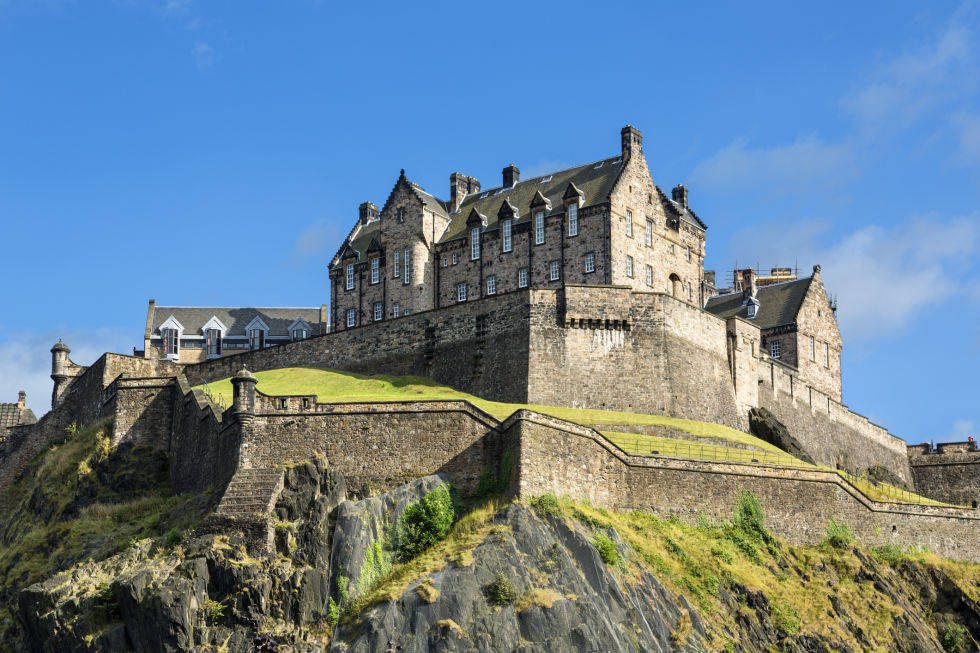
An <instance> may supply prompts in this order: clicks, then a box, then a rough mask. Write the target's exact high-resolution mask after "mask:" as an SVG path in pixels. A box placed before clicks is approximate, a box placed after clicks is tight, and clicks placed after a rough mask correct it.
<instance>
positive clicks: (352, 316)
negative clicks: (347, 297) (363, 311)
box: [347, 308, 357, 328]
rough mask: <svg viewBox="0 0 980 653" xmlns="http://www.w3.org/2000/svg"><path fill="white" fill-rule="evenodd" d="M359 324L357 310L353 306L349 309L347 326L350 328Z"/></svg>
mask: <svg viewBox="0 0 980 653" xmlns="http://www.w3.org/2000/svg"><path fill="white" fill-rule="evenodd" d="M355 324H357V311H356V310H354V309H353V308H348V309H347V328H350V327H352V326H354V325H355Z"/></svg>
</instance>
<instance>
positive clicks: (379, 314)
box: [374, 302, 385, 322]
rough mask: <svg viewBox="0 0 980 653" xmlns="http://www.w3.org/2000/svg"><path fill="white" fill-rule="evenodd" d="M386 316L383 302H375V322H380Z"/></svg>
mask: <svg viewBox="0 0 980 653" xmlns="http://www.w3.org/2000/svg"><path fill="white" fill-rule="evenodd" d="M384 316H385V305H384V304H382V303H381V302H374V321H375V322H378V321H379V320H381V318H383V317H384Z"/></svg>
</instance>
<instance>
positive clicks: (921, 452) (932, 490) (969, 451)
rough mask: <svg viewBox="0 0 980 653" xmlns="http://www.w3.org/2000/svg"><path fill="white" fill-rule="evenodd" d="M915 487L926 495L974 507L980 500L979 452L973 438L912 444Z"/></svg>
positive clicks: (911, 456)
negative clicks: (934, 446) (936, 443)
mask: <svg viewBox="0 0 980 653" xmlns="http://www.w3.org/2000/svg"><path fill="white" fill-rule="evenodd" d="M908 452H909V465H910V466H911V470H912V478H913V479H914V480H915V488H916V490H917V491H919V492H921V493H922V494H924V495H925V496H927V497H931V498H933V499H937V500H939V501H945V502H947V503H953V504H959V505H965V506H972V507H973V508H976V507H977V505H978V502H980V451H978V450H977V443H976V442H975V441H973V440H969V441H967V442H944V443H942V444H939V445H938V446H937V447H936V448H935V449H933V448H932V447H931V446H930V445H929V444H919V445H915V446H910V447H909V449H908Z"/></svg>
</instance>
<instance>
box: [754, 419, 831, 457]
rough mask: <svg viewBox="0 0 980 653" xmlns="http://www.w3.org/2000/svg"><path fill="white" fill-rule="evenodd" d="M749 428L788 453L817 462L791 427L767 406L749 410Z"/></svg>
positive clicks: (759, 436)
mask: <svg viewBox="0 0 980 653" xmlns="http://www.w3.org/2000/svg"><path fill="white" fill-rule="evenodd" d="M749 430H750V431H751V432H752V435H754V436H756V437H757V438H761V439H762V440H765V441H766V442H768V443H769V444H771V445H774V446H776V447H779V448H780V449H782V450H783V451H785V452H786V453H788V454H789V455H791V456H794V457H796V458H799V459H800V460H802V461H803V462H807V463H810V464H815V463H814V461H813V457H812V456H811V455H810V454H808V453H807V452H806V450H805V449H804V448H803V445H802V444H800V441H799V440H797V439H796V438H794V437H793V436H792V435H791V434H790V432H789V429H787V428H786V426H785V425H784V424H783V423H782V422H780V421H779V420H778V419H776V416H775V415H773V414H772V413H771V412H769V411H768V410H766V409H765V408H752V409H750V410H749Z"/></svg>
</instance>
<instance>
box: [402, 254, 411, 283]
mask: <svg viewBox="0 0 980 653" xmlns="http://www.w3.org/2000/svg"><path fill="white" fill-rule="evenodd" d="M402 257H403V258H404V259H405V260H404V261H402V268H403V269H402V272H403V273H404V275H403V277H402V283H408V282H409V281H411V280H412V250H410V249H406V250H405V253H404V254H403V255H402Z"/></svg>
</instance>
